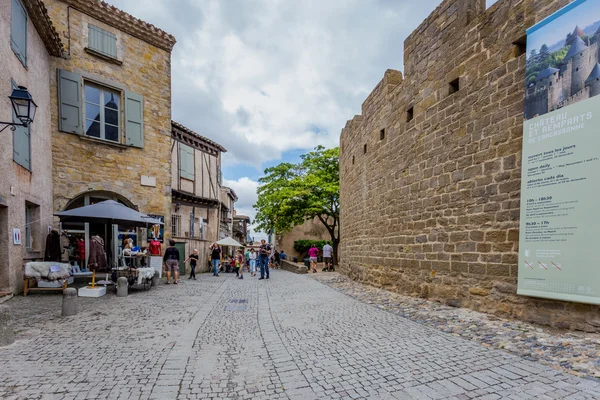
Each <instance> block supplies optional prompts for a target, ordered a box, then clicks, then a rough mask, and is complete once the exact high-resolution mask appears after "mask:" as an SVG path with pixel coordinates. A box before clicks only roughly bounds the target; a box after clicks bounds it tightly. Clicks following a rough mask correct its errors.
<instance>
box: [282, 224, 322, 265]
mask: <svg viewBox="0 0 600 400" xmlns="http://www.w3.org/2000/svg"><path fill="white" fill-rule="evenodd" d="M296 240H331V235H329V232H328V231H327V229H326V228H325V226H324V225H323V224H322V223H321V221H319V219H318V218H315V219H314V220H311V221H306V222H304V223H303V224H302V225H297V226H295V227H294V228H292V230H291V231H290V232H288V233H286V234H285V235H282V236H281V238H280V239H278V240H277V249H278V250H279V251H281V250H283V251H285V253H286V254H287V255H288V258H290V259H291V258H292V257H298V258H302V257H303V254H300V253H298V252H297V251H296V250H294V242H295V241H296Z"/></svg>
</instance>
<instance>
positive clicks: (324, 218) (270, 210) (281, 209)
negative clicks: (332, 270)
mask: <svg viewBox="0 0 600 400" xmlns="http://www.w3.org/2000/svg"><path fill="white" fill-rule="evenodd" d="M339 157H340V149H339V148H338V147H336V148H334V149H325V148H324V147H323V146H318V147H316V148H315V149H314V151H311V152H309V153H308V154H304V155H302V156H301V159H302V161H301V162H300V163H298V164H291V163H281V164H279V165H277V166H275V167H271V168H267V169H266V170H265V176H264V177H262V178H260V180H259V182H260V184H261V185H260V186H259V187H258V190H257V193H258V201H257V202H256V204H255V205H254V208H255V209H256V210H257V214H256V219H255V221H256V223H257V224H258V228H259V229H261V230H263V231H268V230H269V229H274V230H275V232H277V233H280V234H285V233H287V232H289V231H290V230H291V229H292V228H293V227H294V226H296V225H301V224H303V223H304V222H305V221H307V220H312V219H315V218H317V219H318V220H319V221H320V222H321V223H322V224H323V226H325V228H326V229H327V231H328V232H329V235H330V237H331V245H332V247H333V257H334V262H337V260H338V245H339V241H340V172H339Z"/></svg>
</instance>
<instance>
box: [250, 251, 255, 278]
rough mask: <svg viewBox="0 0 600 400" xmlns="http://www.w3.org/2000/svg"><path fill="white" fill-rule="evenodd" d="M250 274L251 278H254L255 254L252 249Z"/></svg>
mask: <svg viewBox="0 0 600 400" xmlns="http://www.w3.org/2000/svg"><path fill="white" fill-rule="evenodd" d="M250 272H251V273H252V276H256V253H255V252H254V249H250Z"/></svg>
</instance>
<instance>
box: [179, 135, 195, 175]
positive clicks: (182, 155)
mask: <svg viewBox="0 0 600 400" xmlns="http://www.w3.org/2000/svg"><path fill="white" fill-rule="evenodd" d="M179 176H180V177H181V178H185V179H190V180H192V181H193V180H194V149H193V148H191V147H190V146H188V145H185V144H183V143H180V144H179Z"/></svg>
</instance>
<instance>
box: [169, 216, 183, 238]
mask: <svg viewBox="0 0 600 400" xmlns="http://www.w3.org/2000/svg"><path fill="white" fill-rule="evenodd" d="M171 236H172V237H180V236H181V215H172V216H171Z"/></svg>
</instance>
